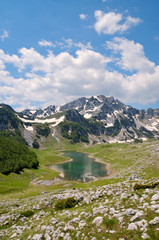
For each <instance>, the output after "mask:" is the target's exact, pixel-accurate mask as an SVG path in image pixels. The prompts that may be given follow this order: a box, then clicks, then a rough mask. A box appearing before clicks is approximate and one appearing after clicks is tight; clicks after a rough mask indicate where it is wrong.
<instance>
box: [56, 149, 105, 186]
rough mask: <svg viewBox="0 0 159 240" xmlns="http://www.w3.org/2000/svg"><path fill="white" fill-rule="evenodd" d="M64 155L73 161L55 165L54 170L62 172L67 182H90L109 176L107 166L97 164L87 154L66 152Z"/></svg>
mask: <svg viewBox="0 0 159 240" xmlns="http://www.w3.org/2000/svg"><path fill="white" fill-rule="evenodd" d="M64 155H65V156H67V157H69V158H71V159H73V161H70V162H66V163H61V164H56V165H53V168H55V169H56V170H58V171H61V172H62V173H63V175H64V179H66V180H73V181H82V182H88V181H91V180H94V179H95V178H98V177H104V176H107V170H106V165H105V164H103V163H100V162H95V161H94V159H93V158H90V157H88V155H87V154H85V153H80V152H71V151H70V152H65V153H64Z"/></svg>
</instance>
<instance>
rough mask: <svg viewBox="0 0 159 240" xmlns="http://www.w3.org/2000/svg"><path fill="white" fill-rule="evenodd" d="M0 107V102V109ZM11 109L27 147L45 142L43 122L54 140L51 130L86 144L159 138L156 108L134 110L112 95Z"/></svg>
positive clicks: (158, 112) (158, 114) (158, 120)
mask: <svg viewBox="0 0 159 240" xmlns="http://www.w3.org/2000/svg"><path fill="white" fill-rule="evenodd" d="M4 106H5V105H3V104H1V105H0V108H1V109H2V108H3V107H4ZM13 112H14V114H15V117H16V119H17V118H18V120H19V122H20V123H22V125H23V129H21V132H22V135H23V136H24V138H25V139H26V141H27V142H28V144H29V145H30V146H33V142H34V141H36V142H39V143H40V142H41V141H45V140H44V137H47V136H40V135H39V134H38V132H40V133H42V132H45V130H46V125H47V128H49V129H50V134H51V135H52V137H55V138H56V139H57V136H56V134H55V132H58V135H59V134H61V135H62V136H63V137H65V138H68V139H70V140H71V141H73V143H74V142H78V141H82V140H81V139H83V140H84V141H85V142H89V143H100V142H110V143H111V142H126V141H134V139H141V140H145V139H147V138H158V137H159V109H152V108H149V109H148V110H147V111H145V110H138V109H136V108H134V107H132V106H129V105H125V104H124V103H122V102H120V101H119V100H118V99H115V98H114V97H112V96H111V97H106V96H104V95H99V96H92V97H90V98H86V97H82V98H78V99H76V100H74V101H71V102H69V103H66V104H64V105H62V106H58V107H56V106H55V105H50V106H48V107H46V108H43V109H35V110H29V109H26V110H24V111H22V112H20V113H18V112H15V111H14V110H13ZM0 117H1V116H0ZM44 124H45V125H44ZM37 125H38V128H37ZM0 126H1V121H0ZM39 128H41V130H40V131H39ZM0 129H1V128H0ZM37 129H38V132H37ZM1 130H2V129H1ZM82 134H83V135H84V137H82ZM28 139H30V140H28ZM31 139H32V140H31ZM77 139H78V140H77Z"/></svg>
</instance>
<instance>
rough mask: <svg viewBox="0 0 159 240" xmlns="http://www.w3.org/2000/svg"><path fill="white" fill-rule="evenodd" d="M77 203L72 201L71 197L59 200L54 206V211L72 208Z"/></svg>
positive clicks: (74, 200)
mask: <svg viewBox="0 0 159 240" xmlns="http://www.w3.org/2000/svg"><path fill="white" fill-rule="evenodd" d="M77 203H78V201H77V200H76V199H74V198H73V197H70V198H67V199H61V200H58V201H57V202H56V204H55V209H56V210H62V209H65V208H72V207H74V206H75V205H76V204H77Z"/></svg>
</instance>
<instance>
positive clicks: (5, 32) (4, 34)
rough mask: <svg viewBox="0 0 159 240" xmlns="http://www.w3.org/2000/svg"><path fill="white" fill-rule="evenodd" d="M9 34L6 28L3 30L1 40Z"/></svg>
mask: <svg viewBox="0 0 159 240" xmlns="http://www.w3.org/2000/svg"><path fill="white" fill-rule="evenodd" d="M8 37H9V34H8V32H7V31H6V30H3V33H2V34H1V35H0V39H1V41H4V39H5V38H8Z"/></svg>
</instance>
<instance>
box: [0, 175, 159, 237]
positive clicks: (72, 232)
mask: <svg viewBox="0 0 159 240" xmlns="http://www.w3.org/2000/svg"><path fill="white" fill-rule="evenodd" d="M158 185H159V179H153V180H149V181H148V180H140V181H139V180H135V181H134V180H133V181H123V182H119V183H116V184H110V185H105V186H102V187H97V188H93V189H86V190H82V189H70V190H63V191H62V190H61V191H58V192H51V193H46V192H45V193H42V194H41V195H39V196H37V197H31V198H29V199H28V198H27V199H21V200H20V199H19V200H18V199H17V200H16V199H14V200H11V201H9V200H8V201H6V200H5V201H1V202H0V209H1V210H0V212H1V216H0V238H1V239H3V240H7V239H15V240H18V239H26V240H42V239H45V240H51V239H53V240H59V239H64V240H71V239H72V240H75V239H80V240H82V239H84V240H89V239H92V240H98V239H103V240H104V239H107V240H108V239H110V240H111V239H112V240H125V239H127V240H141V239H150V240H157V239H159V188H158ZM69 197H73V198H74V199H76V200H78V204H77V205H76V206H75V207H73V208H67V209H64V210H58V209H55V206H56V204H57V201H59V200H60V199H68V198H69Z"/></svg>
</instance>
